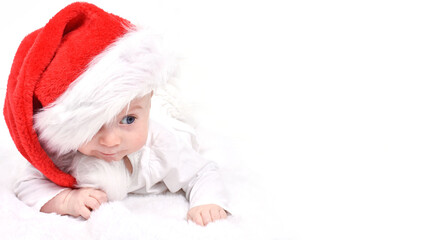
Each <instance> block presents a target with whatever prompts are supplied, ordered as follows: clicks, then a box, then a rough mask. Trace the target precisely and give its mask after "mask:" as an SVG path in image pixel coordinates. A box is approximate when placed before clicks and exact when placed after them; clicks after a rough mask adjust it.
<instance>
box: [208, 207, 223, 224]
mask: <svg viewBox="0 0 426 240" xmlns="http://www.w3.org/2000/svg"><path fill="white" fill-rule="evenodd" d="M210 215H211V217H212V221H216V220H219V219H221V217H220V212H219V210H217V209H210Z"/></svg>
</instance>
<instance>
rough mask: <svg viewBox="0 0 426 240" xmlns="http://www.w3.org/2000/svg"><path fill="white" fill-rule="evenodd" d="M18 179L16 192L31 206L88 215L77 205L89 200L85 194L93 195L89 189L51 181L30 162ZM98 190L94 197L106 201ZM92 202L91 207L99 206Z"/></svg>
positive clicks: (45, 210)
mask: <svg viewBox="0 0 426 240" xmlns="http://www.w3.org/2000/svg"><path fill="white" fill-rule="evenodd" d="M17 180H18V181H17V182H16V184H15V187H14V192H15V194H16V196H17V197H18V198H19V199H20V200H21V201H23V202H24V203H25V204H27V205H28V206H29V207H32V208H34V209H36V210H37V211H41V212H46V213H51V212H55V213H58V214H69V215H72V216H80V215H81V216H83V217H87V216H88V214H87V211H82V210H84V209H82V210H81V209H78V208H77V207H78V206H79V205H78V203H79V202H83V203H84V201H85V200H87V197H84V196H85V195H84V194H87V193H89V195H88V196H92V191H89V192H88V191H87V190H85V191H83V189H70V188H64V187H60V186H58V185H56V184H55V183H53V182H51V181H49V180H48V179H47V178H46V177H45V176H44V175H43V174H42V173H40V171H38V170H37V169H35V168H34V167H33V166H32V165H30V164H29V163H28V164H27V165H26V167H25V168H24V169H23V172H22V173H21V176H20V177H19V178H18V179H17ZM91 190H94V189H91ZM97 191H99V190H96V193H95V194H93V196H94V198H95V199H96V200H98V202H99V203H102V202H104V201H105V198H103V197H102V196H101V195H102V194H99V193H97ZM101 193H103V192H101ZM86 196H87V195H86ZM92 198H93V197H92ZM79 199H80V200H79ZM90 202H93V201H90ZM90 204H91V205H89V206H91V207H90V208H91V209H92V210H94V209H96V208H97V205H96V203H95V205H93V203H90ZM80 206H81V204H80ZM89 216H90V212H89Z"/></svg>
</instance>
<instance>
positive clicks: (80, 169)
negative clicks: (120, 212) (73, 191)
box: [69, 153, 130, 201]
mask: <svg viewBox="0 0 426 240" xmlns="http://www.w3.org/2000/svg"><path fill="white" fill-rule="evenodd" d="M69 172H70V173H71V174H72V175H73V176H74V177H75V178H76V179H77V185H76V187H92V188H95V189H101V190H103V191H104V192H105V193H106V194H107V196H108V200H109V201H116V200H123V199H124V198H125V197H126V196H127V191H128V186H129V185H130V174H129V171H128V170H127V169H126V166H125V165H124V162H123V160H120V161H112V162H106V161H104V160H101V159H97V158H94V157H89V156H85V155H83V154H79V153H77V154H75V157H74V159H73V161H72V163H71V166H70V167H69Z"/></svg>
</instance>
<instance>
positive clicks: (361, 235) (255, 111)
mask: <svg viewBox="0 0 426 240" xmlns="http://www.w3.org/2000/svg"><path fill="white" fill-rule="evenodd" d="M91 2H94V3H96V4H97V5H98V6H99V7H101V8H103V9H104V10H106V11H108V12H113V13H115V14H117V15H120V16H122V17H124V18H127V19H129V20H131V21H132V22H139V23H144V24H148V25H150V26H153V27H154V28H156V29H158V30H161V31H163V32H164V33H165V35H166V36H168V40H170V44H171V46H173V47H174V48H175V49H176V50H177V51H178V52H179V53H181V55H182V56H183V61H182V70H181V78H182V86H183V87H182V88H183V92H184V93H185V94H186V95H185V96H187V97H188V99H191V100H192V101H193V102H195V103H194V109H195V110H196V111H197V113H199V118H200V121H201V122H202V124H204V125H205V126H209V128H210V129H212V131H215V132H217V133H219V134H221V135H223V136H225V137H228V138H229V139H232V142H233V144H234V147H235V148H236V149H237V150H238V151H239V155H240V156H241V157H240V159H239V160H238V161H241V163H239V164H237V165H236V166H240V167H246V168H247V169H251V170H252V171H253V172H256V173H259V174H260V175H261V176H262V178H261V179H259V181H260V183H262V184H267V186H268V190H269V191H270V192H266V193H255V194H259V195H261V194H264V195H265V198H269V199H268V200H269V201H272V202H275V205H274V207H273V209H275V211H278V212H280V214H282V219H281V221H282V223H284V225H285V226H286V228H288V229H290V230H291V231H292V232H294V233H295V234H294V235H295V237H296V238H300V239H320V238H321V239H322V238H329V239H330V238H331V239H333V238H335V239H390V238H391V239H425V223H426V220H425V217H426V216H425V214H426V207H425V203H426V197H425V190H426V188H425V183H426V181H425V180H426V177H425V172H426V168H425V164H424V162H425V160H426V158H425V157H426V148H425V146H426V127H425V126H426V113H425V111H426V94H425V92H426V87H425V80H426V78H425V75H426V33H425V32H426V14H425V12H426V8H425V6H423V5H422V4H420V3H421V1H269V0H266V1H265V0H256V1H225V0H218V1H195V0H194V1H190V0H183V1H172V0H164V1H130V0H120V1H91ZM67 3H69V1H63V0H51V1H46V0H44V1H8V2H6V1H2V2H1V3H0V30H1V44H0V53H1V54H0V90H1V92H2V102H3V98H4V91H5V88H6V84H7V77H8V74H9V70H10V65H11V63H12V60H13V56H14V53H15V51H16V49H17V47H18V45H19V43H20V41H21V39H22V38H23V37H24V36H25V35H26V34H28V33H29V32H31V31H33V30H35V29H37V28H39V27H42V26H43V25H44V24H45V23H46V22H47V21H48V19H49V18H50V17H52V16H53V15H54V14H55V13H56V12H57V11H58V10H60V9H61V8H63V7H64V6H65V5H66V4H67ZM1 136H2V139H1V141H2V142H3V141H4V142H6V141H7V142H8V143H9V141H10V140H9V138H8V133H7V132H6V131H4V132H2V133H1ZM2 161H4V160H3V159H2ZM253 176H257V175H255V174H254V175H253ZM271 197H272V199H270V198H271ZM268 209H270V208H268ZM265 214H267V213H265ZM283 237H286V236H285V234H284V235H283Z"/></svg>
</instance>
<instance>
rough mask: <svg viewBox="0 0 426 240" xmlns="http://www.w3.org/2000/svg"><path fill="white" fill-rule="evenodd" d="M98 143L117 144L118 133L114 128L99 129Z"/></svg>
mask: <svg viewBox="0 0 426 240" xmlns="http://www.w3.org/2000/svg"><path fill="white" fill-rule="evenodd" d="M100 133H101V134H100V136H99V144H101V145H103V146H106V147H114V146H118V145H120V143H121V138H120V136H119V134H118V133H117V132H116V131H115V130H114V129H108V128H103V129H101V131H100Z"/></svg>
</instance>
